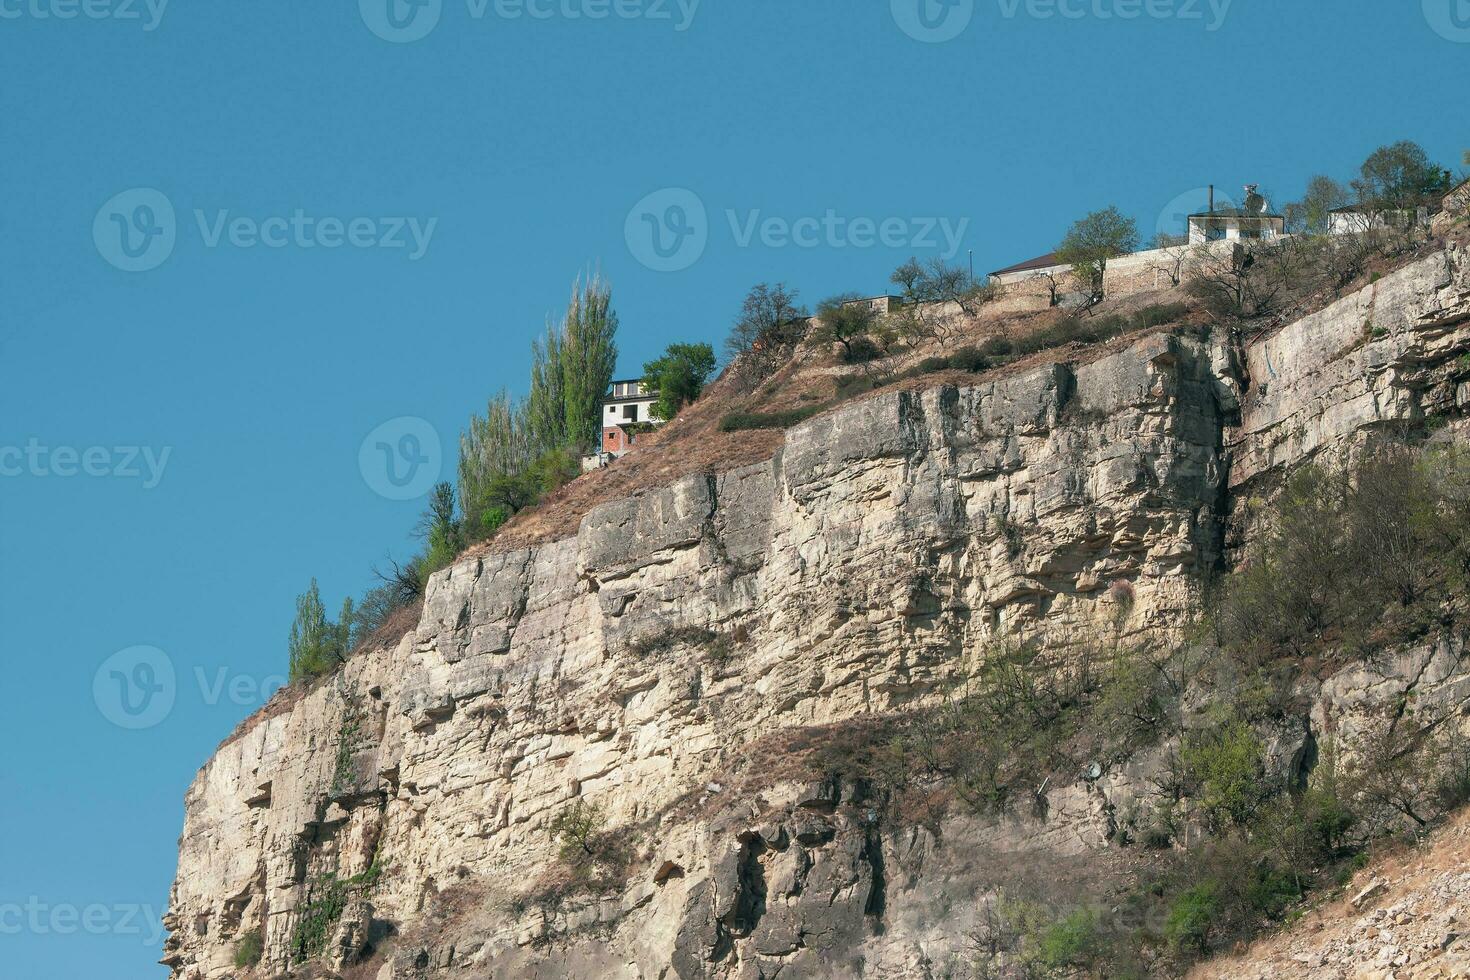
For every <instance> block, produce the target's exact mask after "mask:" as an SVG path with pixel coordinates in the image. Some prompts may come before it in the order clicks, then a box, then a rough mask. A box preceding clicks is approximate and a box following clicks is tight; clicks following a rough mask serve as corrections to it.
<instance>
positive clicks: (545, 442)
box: [526, 323, 567, 449]
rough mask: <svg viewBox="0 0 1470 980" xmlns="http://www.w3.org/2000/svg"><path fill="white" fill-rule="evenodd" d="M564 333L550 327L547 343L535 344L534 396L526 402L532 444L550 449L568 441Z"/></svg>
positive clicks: (532, 354) (533, 363)
mask: <svg viewBox="0 0 1470 980" xmlns="http://www.w3.org/2000/svg"><path fill="white" fill-rule="evenodd" d="M562 349H563V346H562V334H561V331H560V330H558V329H557V328H556V327H555V326H554V325H552V324H550V323H548V324H547V325H546V340H545V342H544V343H543V342H542V341H532V343H531V395H530V397H529V398H528V399H527V402H526V424H527V425H528V426H529V428H530V438H531V442H532V443H533V444H534V445H535V446H536V447H537V448H538V449H549V448H552V447H554V446H560V445H563V444H564V443H565V442H566V441H567V404H566V387H565V383H564V378H563V356H562Z"/></svg>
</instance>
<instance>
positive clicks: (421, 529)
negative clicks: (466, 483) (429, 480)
mask: <svg viewBox="0 0 1470 980" xmlns="http://www.w3.org/2000/svg"><path fill="white" fill-rule="evenodd" d="M454 510H455V502H454V487H452V486H450V485H449V484H448V483H440V484H438V485H437V486H435V487H434V489H433V491H432V492H431V493H430V494H429V508H428V510H426V511H425V512H424V515H423V516H422V517H421V518H419V526H418V533H419V535H420V536H421V537H422V538H423V539H424V540H425V541H426V542H427V546H428V550H427V551H426V552H425V554H424V565H423V574H424V575H426V576H427V575H432V574H433V573H434V572H437V571H439V569H441V568H447V567H448V566H449V565H450V564H451V563H452V562H453V561H454V559H455V557H456V556H458V554H459V552H460V549H461V547H462V545H463V542H462V541H461V538H460V528H459V522H458V521H457V520H456V519H455V514H454Z"/></svg>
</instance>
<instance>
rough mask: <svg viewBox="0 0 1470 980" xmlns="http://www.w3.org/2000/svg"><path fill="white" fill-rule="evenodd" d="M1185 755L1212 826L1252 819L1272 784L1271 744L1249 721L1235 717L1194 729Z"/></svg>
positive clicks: (1183, 750) (1241, 823) (1189, 775)
mask: <svg viewBox="0 0 1470 980" xmlns="http://www.w3.org/2000/svg"><path fill="white" fill-rule="evenodd" d="M1179 759H1180V762H1181V763H1182V764H1183V766H1184V771H1185V775H1186V778H1187V780H1188V781H1189V782H1190V783H1191V784H1192V786H1193V788H1194V789H1195V791H1196V793H1197V794H1198V799H1199V805H1200V808H1201V809H1202V810H1203V811H1204V813H1205V816H1206V817H1207V818H1208V820H1209V821H1210V823H1211V825H1212V826H1214V827H1215V828H1217V829H1221V828H1224V827H1228V826H1231V825H1237V826H1244V825H1246V824H1249V823H1250V822H1251V820H1252V818H1253V817H1254V816H1255V815H1256V811H1257V809H1258V808H1259V807H1260V805H1261V801H1262V799H1263V798H1264V797H1265V796H1266V795H1267V792H1268V790H1267V787H1266V779H1265V749H1264V748H1263V747H1262V746H1261V742H1260V740H1259V739H1258V738H1256V735H1255V732H1253V731H1252V730H1251V728H1250V726H1249V725H1247V724H1245V723H1244V722H1241V721H1229V722H1227V723H1225V724H1221V725H1218V726H1216V727H1215V728H1211V729H1209V730H1206V731H1203V732H1196V733H1190V734H1189V735H1186V736H1185V738H1184V744H1183V746H1182V747H1181V749H1180V752H1179Z"/></svg>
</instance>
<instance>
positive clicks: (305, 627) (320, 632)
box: [288, 579, 352, 682]
mask: <svg viewBox="0 0 1470 980" xmlns="http://www.w3.org/2000/svg"><path fill="white" fill-rule="evenodd" d="M351 609H352V604H351V600H348V602H347V604H346V606H345V608H344V611H345V612H346V613H347V614H348V616H349V617H350V616H351ZM348 622H349V624H350V622H351V620H350V618H349V620H348ZM348 629H349V631H350V625H349V627H348ZM345 645H346V641H345V640H344V633H343V630H342V628H341V624H338V623H333V622H331V621H329V620H328V619H327V613H326V609H325V608H324V607H323V606H322V596H321V592H320V590H318V588H317V584H316V579H312V580H311V586H310V588H308V589H307V590H306V591H305V592H303V593H302V594H301V595H300V596H298V597H297V598H296V619H295V621H294V622H293V623H292V624H291V638H290V641H289V645H288V650H289V653H290V675H291V680H292V681H293V682H295V681H299V680H303V679H306V678H310V677H318V676H320V675H322V674H325V673H328V672H330V671H331V670H333V669H334V668H336V666H337V665H338V664H339V663H341V662H342V660H343V659H344V658H345V656H346V650H345V649H344V647H345Z"/></svg>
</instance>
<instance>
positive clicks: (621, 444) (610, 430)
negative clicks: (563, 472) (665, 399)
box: [582, 378, 663, 471]
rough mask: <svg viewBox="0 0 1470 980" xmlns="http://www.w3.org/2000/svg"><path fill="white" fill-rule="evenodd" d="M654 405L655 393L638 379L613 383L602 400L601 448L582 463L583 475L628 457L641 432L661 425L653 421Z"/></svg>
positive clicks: (655, 400)
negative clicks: (584, 472) (587, 471)
mask: <svg viewBox="0 0 1470 980" xmlns="http://www.w3.org/2000/svg"><path fill="white" fill-rule="evenodd" d="M657 401H658V392H656V391H654V390H652V389H651V388H649V387H648V385H646V384H644V383H643V381H642V380H641V379H636V378H635V379H629V380H625V381H614V382H613V383H612V384H611V385H610V386H609V387H608V392H607V397H605V398H604V399H603V400H602V408H601V413H602V444H601V445H600V446H599V447H598V449H597V452H595V453H593V454H592V455H591V456H586V457H584V458H583V459H582V469H583V471H586V470H595V469H600V468H601V467H604V466H606V465H608V464H609V463H611V462H612V461H613V460H615V459H617V458H619V457H621V456H625V455H627V454H628V452H629V451H630V450H631V449H632V448H633V443H634V442H636V441H637V439H638V434H639V433H640V432H646V431H648V429H649V427H651V426H657V425H662V424H663V422H662V420H660V419H656V418H654V417H653V406H654V403H656V402H657Z"/></svg>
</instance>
